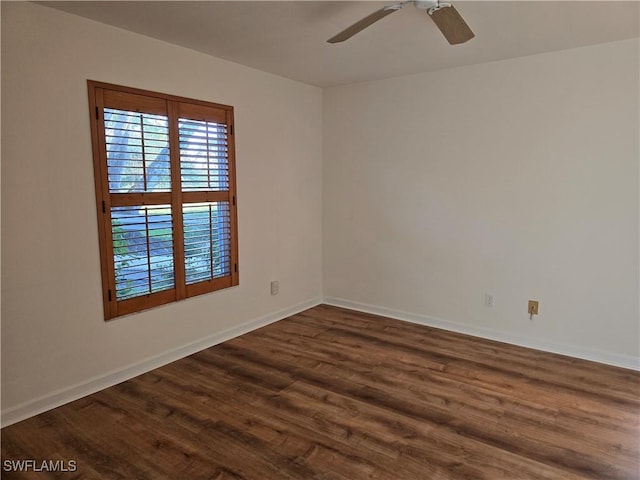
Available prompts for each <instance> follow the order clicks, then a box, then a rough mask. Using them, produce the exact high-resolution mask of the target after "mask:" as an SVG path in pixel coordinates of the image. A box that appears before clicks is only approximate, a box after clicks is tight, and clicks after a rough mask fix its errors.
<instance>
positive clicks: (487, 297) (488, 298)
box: [484, 293, 496, 307]
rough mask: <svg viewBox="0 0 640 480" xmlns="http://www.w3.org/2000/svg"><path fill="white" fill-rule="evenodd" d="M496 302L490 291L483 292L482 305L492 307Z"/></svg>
mask: <svg viewBox="0 0 640 480" xmlns="http://www.w3.org/2000/svg"><path fill="white" fill-rule="evenodd" d="M495 304H496V299H495V297H494V296H493V295H491V294H490V293H487V294H485V296H484V305H485V307H493V306H494V305H495Z"/></svg>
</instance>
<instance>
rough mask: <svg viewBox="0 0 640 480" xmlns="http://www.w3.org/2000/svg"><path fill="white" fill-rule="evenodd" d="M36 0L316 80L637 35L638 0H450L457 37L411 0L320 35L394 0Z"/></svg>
mask: <svg viewBox="0 0 640 480" xmlns="http://www.w3.org/2000/svg"><path fill="white" fill-rule="evenodd" d="M38 3H41V4H44V5H47V6H49V7H53V8H57V9H60V10H64V11H66V12H70V13H74V14H77V15H81V16H83V17H87V18H91V19H93V20H97V21H99V22H103V23H107V24H110V25H114V26H117V27H120V28H124V29H127V30H131V31H134V32H138V33H141V34H143V35H147V36H149V37H153V38H157V39H160V40H164V41H166V42H170V43H174V44H177V45H181V46H184V47H188V48H192V49H194V50H198V51H200V52H204V53H207V54H210V55H213V56H215V57H219V58H223V59H226V60H231V61H233V62H236V63H240V64H243V65H247V66H250V67H254V68H257V69H260V70H263V71H266V72H271V73H274V74H277V75H280V76H283V77H287V78H291V79H294V80H299V81H301V82H305V83H308V84H312V85H318V86H322V87H325V86H332V85H340V84H347V83H355V82H362V81H367V80H374V79H381V78H387V77H393V76H398V75H407V74H412V73H419V72H426V71H433V70H438V69H443V68H449V67H455V66H461V65H469V64H475V63H482V62H488V61H493V60H501V59H506V58H514V57H520V56H525V55H532V54H536V53H542V52H548V51H553V50H562V49H567V48H573V47H578V46H584V45H590V44H595V43H604V42H610V41H616V40H623V39H628V38H633V37H638V36H640V28H639V23H640V21H639V18H640V8H639V7H640V1H638V0H633V1H621V2H617V1H564V2H556V1H497V2H496V1H459V2H455V5H456V8H457V9H458V11H459V12H460V13H461V14H462V16H463V17H464V18H465V19H466V21H467V23H468V24H469V26H470V27H471V28H472V30H473V31H474V32H475V34H476V38H474V39H472V40H471V41H469V42H468V43H465V44H462V45H456V46H451V45H449V44H448V43H447V42H446V41H445V39H444V37H443V36H442V35H441V33H440V31H439V30H438V29H437V28H436V26H435V24H434V23H433V22H432V21H431V20H430V19H429V18H427V16H426V13H425V12H424V11H423V10H418V9H417V8H415V7H413V5H408V6H406V7H405V8H404V9H402V10H400V11H398V12H396V13H394V14H392V15H390V16H388V17H386V18H384V19H382V20H380V21H379V22H378V23H376V24H375V25H372V26H371V27H369V28H367V29H366V30H365V31H363V32H361V33H359V34H358V35H356V36H354V37H353V38H351V39H350V40H347V41H346V42H344V43H339V44H334V45H332V44H328V43H326V40H327V39H328V38H330V37H332V36H333V35H335V34H336V33H338V32H340V31H341V30H343V29H344V28H346V27H348V26H349V25H351V24H352V23H354V22H356V21H358V20H360V19H361V18H363V17H365V16H366V15H368V14H370V13H372V12H373V11H375V10H377V9H379V8H381V7H382V6H384V5H387V4H390V3H394V0H390V1H389V2H379V1H355V2H354V1H290V2H280V1H258V2H253V1H196V2H191V1H160V2H148V1H106V2H105V1H65V2H59V1H53V2H38Z"/></svg>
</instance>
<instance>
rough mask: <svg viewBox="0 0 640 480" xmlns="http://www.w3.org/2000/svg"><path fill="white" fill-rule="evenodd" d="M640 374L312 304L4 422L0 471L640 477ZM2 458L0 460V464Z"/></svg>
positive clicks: (220, 476) (329, 477) (549, 479)
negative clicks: (60, 466)
mask: <svg viewBox="0 0 640 480" xmlns="http://www.w3.org/2000/svg"><path fill="white" fill-rule="evenodd" d="M639 441H640V373H639V372H635V371H631V370H626V369H621V368H616V367H611V366H606V365H602V364H597V363H593V362H587V361H583V360H577V359H574V358H569V357H564V356H561V355H554V354H549V353H544V352H539V351H535V350H530V349H526V348H521V347H517V346H513V345H508V344H504V343H499V342H493V341H490V340H485V339H479V338H475V337H470V336H465V335H460V334H457V333H453V332H447V331H444V330H439V329H434V328H429V327H424V326H420V325H415V324H410V323H406V322H401V321H397V320H392V319H388V318H384V317H379V316H375V315H371V314H365V313H359V312H354V311H350V310H345V309H340V308H336V307H330V306H326V305H321V306H318V307H315V308H313V309H310V310H307V311H305V312H302V313H300V314H298V315H294V316H292V317H290V318H288V319H285V320H282V321H280V322H277V323H275V324H272V325H269V326H267V327H264V328H261V329H258V330H255V331H253V332H251V333H249V334H246V335H243V336H241V337H238V338H235V339H233V340H230V341H228V342H225V343H223V344H221V345H217V346H215V347H212V348H209V349H206V350H203V351H202V352H199V353H197V354H195V355H192V356H189V357H186V358H184V359H182V360H179V361H177V362H174V363H172V364H169V365H166V366H165V367H162V368H159V369H156V370H154V371H152V372H149V373H146V374H144V375H140V376H138V377H136V378H134V379H131V380H129V381H127V382H123V383H122V384H119V385H116V386H114V387H111V388H108V389H105V390H103V391H101V392H98V393H96V394H94V395H90V396H88V397H85V398H83V399H80V400H78V401H76V402H72V403H70V404H67V405H64V406H62V407H59V408H57V409H54V410H51V411H49V412H46V413H44V414H42V415H38V416H36V417H33V418H31V419H28V420H25V421H23V422H20V423H18V424H15V425H12V426H9V427H6V428H3V429H2V446H1V450H2V459H3V461H4V460H20V459H37V460H45V459H51V460H60V461H65V460H66V461H68V460H74V461H76V462H77V465H78V469H77V471H76V472H67V473H61V472H50V473H47V472H39V473H37V472H33V471H27V472H16V471H7V470H6V469H4V471H3V472H2V478H25V479H28V478H38V479H43V478H78V479H80V478H82V479H101V478H105V479H147V478H148V479H165V478H166V479H216V480H228V479H234V480H239V479H247V480H248V479H255V480H271V479H272V480H287V479H291V480H294V479H314V480H359V479H365V478H366V479H389V480H403V479H407V480H414V479H429V480H433V479H435V480H450V479H451V480H453V479H487V480H501V479H504V480H525V479H546V480H559V479H562V480H584V479H593V480H596V479H597V480H601V479H619V480H622V479H625V480H627V479H637V478H640V475H639V473H638V472H639V470H640V445H639ZM3 465H4V463H3Z"/></svg>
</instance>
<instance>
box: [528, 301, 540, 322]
mask: <svg viewBox="0 0 640 480" xmlns="http://www.w3.org/2000/svg"><path fill="white" fill-rule="evenodd" d="M527 312H528V313H529V318H533V316H534V315H538V301H537V300H529V305H528V307H527Z"/></svg>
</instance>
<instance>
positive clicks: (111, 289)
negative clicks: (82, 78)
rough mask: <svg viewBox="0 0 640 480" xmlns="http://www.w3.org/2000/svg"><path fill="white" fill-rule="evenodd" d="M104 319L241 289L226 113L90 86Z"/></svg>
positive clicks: (125, 89) (185, 102)
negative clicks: (239, 286) (198, 296)
mask: <svg viewBox="0 0 640 480" xmlns="http://www.w3.org/2000/svg"><path fill="white" fill-rule="evenodd" d="M89 99H90V107H91V111H92V113H93V111H94V109H95V118H94V117H93V116H92V139H93V149H94V165H95V172H96V198H97V200H98V217H99V222H98V226H99V234H100V247H101V258H102V278H103V292H104V299H105V318H106V319H109V318H113V317H117V316H120V315H124V314H127V313H132V312H136V311H140V310H143V309H146V308H150V307H153V306H157V305H161V304H164V303H168V302H172V301H176V300H180V299H183V298H187V297H190V296H194V295H198V294H202V293H206V292H210V291H214V290H219V289H221V288H226V287H230V286H232V285H237V284H238V268H237V262H238V260H237V233H236V232H237V222H236V197H235V157H234V145H233V109H232V107H228V106H224V105H218V104H212V103H208V102H201V101H192V100H189V99H184V98H182V97H174V96H168V95H163V94H158V93H155V92H147V91H143V90H137V89H131V88H128V87H117V86H114V85H109V84H101V83H98V82H92V81H89Z"/></svg>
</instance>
